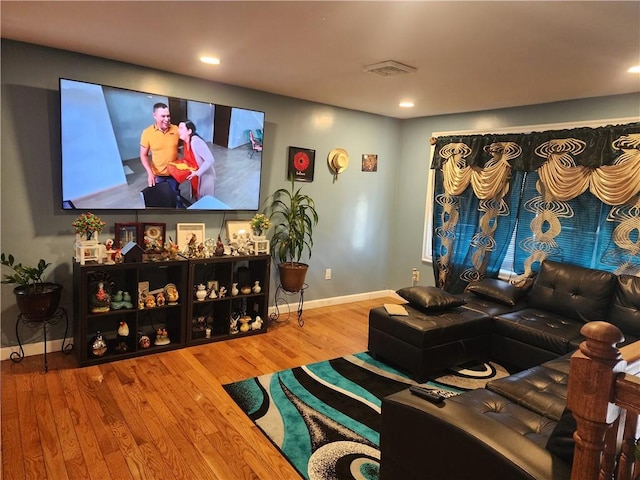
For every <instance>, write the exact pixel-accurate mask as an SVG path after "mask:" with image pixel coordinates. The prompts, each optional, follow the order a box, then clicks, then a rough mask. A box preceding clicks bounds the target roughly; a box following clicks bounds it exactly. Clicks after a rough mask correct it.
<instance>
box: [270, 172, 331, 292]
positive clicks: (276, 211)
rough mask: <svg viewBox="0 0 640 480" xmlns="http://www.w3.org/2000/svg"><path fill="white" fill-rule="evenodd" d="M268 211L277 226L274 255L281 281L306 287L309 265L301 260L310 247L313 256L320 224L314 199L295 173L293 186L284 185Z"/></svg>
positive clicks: (293, 287)
mask: <svg viewBox="0 0 640 480" xmlns="http://www.w3.org/2000/svg"><path fill="white" fill-rule="evenodd" d="M268 202H269V204H268V206H267V208H266V212H267V215H268V217H269V220H270V221H271V226H272V228H273V231H272V235H271V255H272V256H273V257H274V258H276V259H278V260H279V261H280V263H279V264H278V270H279V272H280V284H281V285H282V288H284V289H285V290H287V291H289V292H297V291H299V290H301V289H302V287H303V285H304V279H305V277H306V274H307V270H308V268H309V265H307V264H306V263H301V262H300V260H301V258H302V255H303V253H304V252H305V251H306V252H308V254H309V258H311V248H312V247H313V227H315V226H316V225H317V224H318V213H317V212H316V208H315V202H314V201H313V199H312V198H311V197H310V196H308V195H305V194H303V193H302V192H301V188H298V189H296V188H295V180H294V178H293V176H292V177H291V188H290V189H286V188H280V189H278V190H276V191H275V192H274V193H273V194H272V195H271V196H270V197H269V199H268Z"/></svg>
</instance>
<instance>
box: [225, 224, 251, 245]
mask: <svg viewBox="0 0 640 480" xmlns="http://www.w3.org/2000/svg"><path fill="white" fill-rule="evenodd" d="M225 228H226V233H227V238H228V239H229V241H231V242H233V241H234V240H236V239H238V238H244V239H245V241H247V240H249V238H250V237H251V223H250V221H249V220H227V223H226V224H225Z"/></svg>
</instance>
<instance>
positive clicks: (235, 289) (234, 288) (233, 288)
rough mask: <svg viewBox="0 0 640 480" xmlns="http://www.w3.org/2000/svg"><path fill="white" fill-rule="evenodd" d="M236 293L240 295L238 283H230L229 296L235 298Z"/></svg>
mask: <svg viewBox="0 0 640 480" xmlns="http://www.w3.org/2000/svg"><path fill="white" fill-rule="evenodd" d="M238 293H240V290H238V283H232V284H231V296H232V297H235V296H236V295H238Z"/></svg>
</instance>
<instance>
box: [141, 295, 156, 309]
mask: <svg viewBox="0 0 640 480" xmlns="http://www.w3.org/2000/svg"><path fill="white" fill-rule="evenodd" d="M144 306H145V307H146V308H153V307H155V306H156V297H154V296H153V295H147V296H146V297H144Z"/></svg>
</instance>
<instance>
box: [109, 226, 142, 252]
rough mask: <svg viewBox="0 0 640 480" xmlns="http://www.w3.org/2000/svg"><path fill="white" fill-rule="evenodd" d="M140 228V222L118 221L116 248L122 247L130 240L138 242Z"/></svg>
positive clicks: (115, 229)
mask: <svg viewBox="0 0 640 480" xmlns="http://www.w3.org/2000/svg"><path fill="white" fill-rule="evenodd" d="M139 230H140V224H139V223H116V224H115V226H114V231H115V246H116V248H122V247H124V246H125V245H126V244H127V243H129V242H136V243H138V239H139V237H138V234H139Z"/></svg>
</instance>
